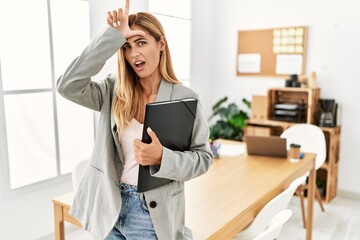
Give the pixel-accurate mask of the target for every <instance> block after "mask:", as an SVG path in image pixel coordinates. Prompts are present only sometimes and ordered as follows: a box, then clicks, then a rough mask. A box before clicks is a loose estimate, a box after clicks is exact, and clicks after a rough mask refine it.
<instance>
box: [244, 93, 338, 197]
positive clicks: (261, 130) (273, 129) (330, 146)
mask: <svg viewBox="0 0 360 240" xmlns="http://www.w3.org/2000/svg"><path fill="white" fill-rule="evenodd" d="M279 94H280V95H282V96H286V97H287V98H291V97H294V98H302V99H303V100H304V102H305V103H306V104H307V107H306V112H307V113H306V121H305V123H311V124H316V113H317V102H318V99H319V97H320V90H319V89H318V88H316V89H310V88H272V89H269V91H268V102H267V106H268V112H267V119H265V120H259V119H253V118H252V119H249V120H248V121H247V126H246V128H245V135H262V136H264V135H272V136H280V135H281V133H282V132H283V131H284V130H285V129H287V128H288V127H290V126H291V125H294V124H297V122H286V121H277V120H271V112H272V111H273V109H272V107H271V106H272V105H273V104H274V103H276V100H277V96H278V95H279ZM321 129H322V130H323V132H324V135H325V139H326V150H327V155H326V160H325V163H324V164H323V166H321V167H320V168H319V169H318V171H317V179H318V180H323V181H325V187H324V191H323V193H322V197H323V201H324V202H325V203H329V202H330V201H331V200H332V199H333V198H334V197H335V196H336V194H337V181H338V162H339V146H340V132H341V131H340V126H336V127H333V128H330V127H321Z"/></svg>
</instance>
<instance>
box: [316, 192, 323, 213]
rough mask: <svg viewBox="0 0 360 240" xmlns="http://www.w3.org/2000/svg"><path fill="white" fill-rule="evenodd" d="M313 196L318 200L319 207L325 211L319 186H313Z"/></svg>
mask: <svg viewBox="0 0 360 240" xmlns="http://www.w3.org/2000/svg"><path fill="white" fill-rule="evenodd" d="M315 198H316V200H317V201H318V202H319V205H320V208H321V211H322V212H325V209H324V206H323V204H322V200H321V196H320V192H319V188H317V187H315Z"/></svg>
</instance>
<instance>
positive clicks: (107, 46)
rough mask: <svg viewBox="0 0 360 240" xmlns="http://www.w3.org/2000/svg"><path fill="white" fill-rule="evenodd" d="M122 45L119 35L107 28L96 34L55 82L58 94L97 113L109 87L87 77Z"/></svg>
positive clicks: (112, 29)
mask: <svg viewBox="0 0 360 240" xmlns="http://www.w3.org/2000/svg"><path fill="white" fill-rule="evenodd" d="M125 42H126V39H125V38H124V37H123V35H122V34H121V33H120V32H119V31H117V30H116V29H115V28H113V27H107V28H106V29H104V30H103V31H102V32H100V33H99V34H97V35H96V37H95V38H94V39H93V40H92V41H91V43H90V44H89V45H88V46H87V47H86V48H85V49H84V51H83V52H82V53H81V55H80V56H79V57H77V58H76V59H75V60H74V61H73V62H72V63H71V64H70V66H69V67H68V68H67V69H66V71H65V73H64V74H63V75H62V76H61V77H60V78H59V79H58V81H57V90H58V92H59V93H60V94H61V95H62V96H63V97H65V98H67V99H69V100H71V101H73V102H76V103H78V104H80V105H83V106H85V107H88V108H91V109H93V110H96V111H100V108H101V105H102V101H103V96H104V95H105V94H107V93H108V91H109V84H108V83H107V82H106V81H104V82H95V81H91V77H92V76H94V75H95V74H97V73H98V72H99V71H100V70H101V69H102V67H103V66H104V64H105V62H106V60H108V59H109V58H110V57H111V56H113V55H114V53H116V51H117V50H118V49H119V48H120V47H121V46H122V45H123V44H124V43H125Z"/></svg>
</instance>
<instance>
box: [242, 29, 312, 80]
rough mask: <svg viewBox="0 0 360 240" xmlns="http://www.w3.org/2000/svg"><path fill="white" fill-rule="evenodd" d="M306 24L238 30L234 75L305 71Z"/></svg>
mask: <svg viewBox="0 0 360 240" xmlns="http://www.w3.org/2000/svg"><path fill="white" fill-rule="evenodd" d="M306 45H307V27H305V26H296V27H286V28H273V29H263V30H245V31H238V49H237V59H236V66H237V67H236V72H237V76H264V77H281V78H284V77H288V76H289V75H290V74H298V75H304V74H305V70H306V69H305V66H306Z"/></svg>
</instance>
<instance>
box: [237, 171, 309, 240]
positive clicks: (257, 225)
mask: <svg viewBox="0 0 360 240" xmlns="http://www.w3.org/2000/svg"><path fill="white" fill-rule="evenodd" d="M305 180H306V177H304V176H302V177H299V178H297V179H295V180H294V181H293V182H292V183H291V184H290V186H289V187H288V188H286V189H285V190H284V191H282V192H281V193H280V194H278V195H277V196H276V197H274V198H273V199H272V200H270V202H268V203H267V204H266V205H265V206H264V207H263V208H262V209H261V210H260V212H259V213H258V214H257V215H256V217H255V219H254V220H253V221H252V223H250V225H249V226H248V227H247V228H245V229H244V230H243V231H241V232H239V233H238V234H237V235H236V236H235V238H234V240H251V239H253V238H254V237H256V236H258V235H260V234H261V233H262V232H263V231H264V230H265V229H266V228H267V226H268V225H269V223H270V221H271V219H272V218H273V217H274V216H275V215H276V214H278V213H279V212H281V211H283V210H284V209H286V208H287V207H288V205H289V203H290V200H291V198H292V196H293V195H294V192H295V190H296V189H297V187H298V186H299V185H301V184H303V183H304V182H305Z"/></svg>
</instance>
